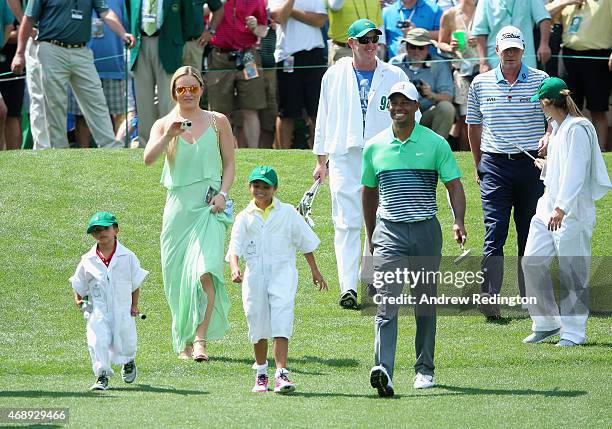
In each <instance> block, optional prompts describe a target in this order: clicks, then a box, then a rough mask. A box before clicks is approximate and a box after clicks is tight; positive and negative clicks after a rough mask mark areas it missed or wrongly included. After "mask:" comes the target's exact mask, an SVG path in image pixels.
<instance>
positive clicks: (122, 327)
mask: <svg viewBox="0 0 612 429" xmlns="http://www.w3.org/2000/svg"><path fill="white" fill-rule="evenodd" d="M124 313H125V312H124ZM112 319H113V317H112V315H108V314H102V313H101V312H99V311H96V310H94V311H93V313H92V314H91V315H90V317H89V320H88V322H87V348H88V349H89V356H90V357H91V365H92V369H93V372H94V374H95V376H96V377H99V376H100V375H101V374H102V371H106V375H107V376H109V377H110V376H112V375H114V372H113V369H112V367H111V363H115V364H119V365H124V364H126V363H128V362H129V361H131V360H133V359H134V358H135V357H136V343H137V336H136V323H135V322H134V319H133V318H132V317H130V315H129V313H128V314H127V315H125V314H124V317H120V318H118V320H115V321H112V322H111V320H112Z"/></svg>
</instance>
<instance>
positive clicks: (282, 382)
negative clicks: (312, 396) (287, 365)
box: [274, 372, 295, 395]
mask: <svg viewBox="0 0 612 429" xmlns="http://www.w3.org/2000/svg"><path fill="white" fill-rule="evenodd" d="M288 374H289V372H281V373H280V374H279V375H278V376H277V377H275V383H274V393H280V394H281V395H285V394H287V393H291V392H293V391H294V390H295V383H293V382H291V380H289V377H287V375H288Z"/></svg>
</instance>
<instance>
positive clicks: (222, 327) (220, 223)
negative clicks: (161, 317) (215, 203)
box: [160, 125, 232, 353]
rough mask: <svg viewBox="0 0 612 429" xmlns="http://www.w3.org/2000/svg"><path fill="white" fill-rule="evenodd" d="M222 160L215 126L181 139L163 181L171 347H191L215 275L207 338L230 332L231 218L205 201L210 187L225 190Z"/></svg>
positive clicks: (164, 260)
mask: <svg viewBox="0 0 612 429" xmlns="http://www.w3.org/2000/svg"><path fill="white" fill-rule="evenodd" d="M221 172H222V162H221V153H220V149H219V142H218V136H217V132H216V130H215V129H214V127H213V126H212V125H211V126H210V127H209V128H208V129H207V130H206V131H205V132H204V133H203V134H202V135H201V136H200V137H199V138H198V139H197V140H196V142H195V143H193V144H190V143H187V142H186V141H185V140H183V139H182V138H181V137H179V141H178V144H177V148H176V156H175V160H174V163H173V165H170V164H169V162H168V159H167V158H166V160H165V162H164V168H163V171H162V177H161V183H162V185H163V186H164V187H165V188H166V189H167V191H168V192H167V196H166V206H165V208H164V215H163V221H162V232H161V237H160V242H161V261H162V275H163V281H164V291H165V293H166V299H167V300H168V305H169V306H170V311H171V313H172V347H173V349H174V352H176V353H179V352H181V351H182V350H184V349H185V347H186V344H187V343H191V342H192V341H193V340H194V338H195V334H196V329H197V327H198V325H199V324H200V323H202V321H203V320H204V313H205V311H206V304H207V302H208V297H207V294H206V293H205V292H204V290H203V289H202V284H201V281H200V277H201V276H202V275H203V274H205V273H210V275H211V276H212V280H213V285H214V290H215V302H214V306H213V311H212V315H211V318H210V323H209V326H208V331H207V333H206V339H207V340H217V339H221V338H222V337H223V336H224V334H225V331H227V330H228V329H229V321H228V317H227V315H228V312H229V307H230V302H229V297H228V295H227V291H226V290H225V286H224V284H223V268H224V261H223V256H224V241H225V236H226V230H227V228H228V226H229V225H230V224H231V223H232V218H231V217H229V216H228V215H226V214H225V213H224V212H221V213H213V212H212V211H211V207H209V206H208V204H207V203H205V201H204V198H205V194H206V191H207V189H208V187H209V186H211V187H213V188H214V189H215V190H217V191H218V190H219V189H220V187H221Z"/></svg>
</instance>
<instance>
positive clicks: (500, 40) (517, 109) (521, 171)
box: [466, 26, 548, 320]
mask: <svg viewBox="0 0 612 429" xmlns="http://www.w3.org/2000/svg"><path fill="white" fill-rule="evenodd" d="M496 40H497V42H496V52H497V55H498V56H499V58H500V64H499V66H497V67H496V68H494V69H493V70H490V71H488V72H486V73H481V74H479V75H478V76H476V77H475V78H474V80H473V81H472V84H471V85H470V90H469V92H468V111H467V117H466V122H467V124H468V138H469V141H470V149H471V150H472V155H473V157H474V164H475V165H476V172H477V175H478V178H477V180H478V181H479V183H480V196H481V198H482V209H483V213H484V225H485V239H484V248H483V261H482V269H483V273H484V282H483V283H482V286H481V292H482V293H486V294H491V295H497V294H499V292H500V290H501V285H502V280H503V266H504V262H503V255H504V244H505V243H506V238H507V237H508V227H509V224H510V213H511V212H512V209H513V208H514V223H515V225H516V234H517V244H518V256H519V263H518V267H517V268H518V286H519V291H520V293H521V295H522V296H524V293H525V292H524V279H523V271H522V269H521V266H520V257H521V256H523V252H524V250H525V243H526V242H527V234H528V233H529V222H530V221H531V217H532V216H533V215H534V213H535V209H536V204H537V201H538V198H540V197H541V196H542V193H543V192H544V187H543V185H542V182H541V181H540V171H539V170H538V169H537V168H536V166H535V165H533V162H532V160H531V159H530V157H529V156H528V155H527V153H529V155H531V156H534V157H535V156H538V147H539V145H540V143H539V142H540V139H541V137H542V136H543V135H544V132H545V127H546V120H545V118H544V112H543V111H542V109H541V108H540V106H539V104H537V101H531V97H532V96H533V95H534V94H535V93H536V91H537V90H538V86H539V85H540V83H541V82H542V81H543V80H544V79H545V78H547V77H548V75H547V74H546V73H544V72H543V71H540V70H537V69H535V68H531V67H528V66H527V65H525V64H524V63H523V62H522V59H523V53H524V49H525V43H524V40H523V34H522V33H521V30H519V29H518V28H516V27H512V26H507V27H504V28H502V29H501V30H500V32H499V33H498V34H497V38H496ZM481 311H482V312H483V313H484V314H485V316H486V317H487V319H488V320H497V319H500V317H501V316H500V312H499V307H498V306H497V305H494V304H493V305H486V306H482V307H481Z"/></svg>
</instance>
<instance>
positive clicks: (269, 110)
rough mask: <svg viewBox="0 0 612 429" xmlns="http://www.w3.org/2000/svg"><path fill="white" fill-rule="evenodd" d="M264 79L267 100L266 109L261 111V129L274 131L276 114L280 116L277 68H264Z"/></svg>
mask: <svg viewBox="0 0 612 429" xmlns="http://www.w3.org/2000/svg"><path fill="white" fill-rule="evenodd" d="M264 80H265V81H266V102H267V106H266V108H265V109H262V110H260V111H259V122H260V123H261V129H262V130H266V131H271V132H274V130H275V128H276V116H278V102H277V97H276V88H277V86H276V70H264Z"/></svg>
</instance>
